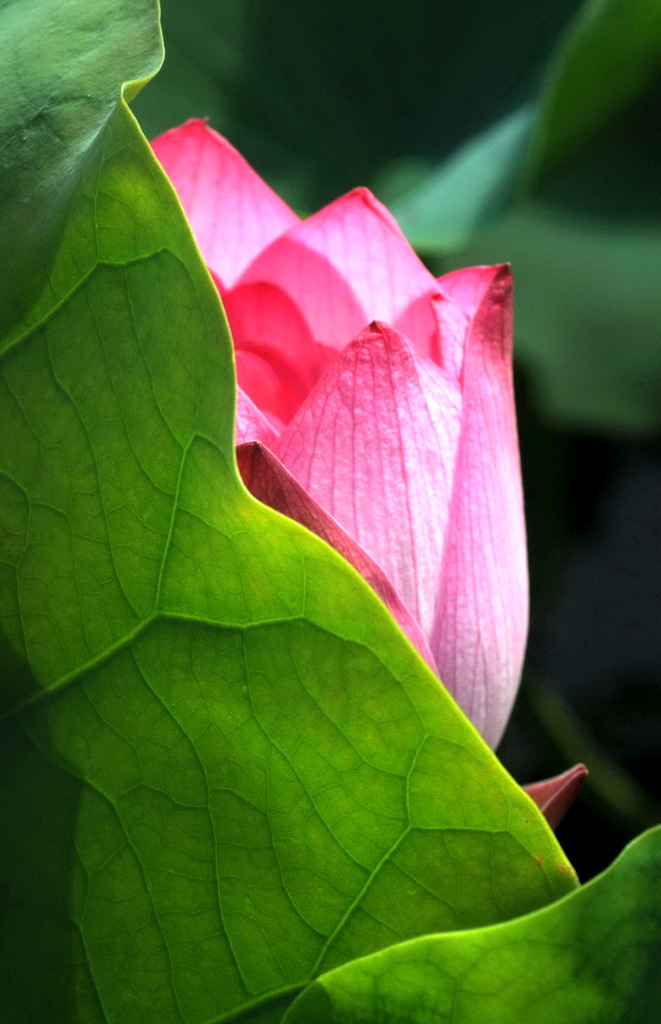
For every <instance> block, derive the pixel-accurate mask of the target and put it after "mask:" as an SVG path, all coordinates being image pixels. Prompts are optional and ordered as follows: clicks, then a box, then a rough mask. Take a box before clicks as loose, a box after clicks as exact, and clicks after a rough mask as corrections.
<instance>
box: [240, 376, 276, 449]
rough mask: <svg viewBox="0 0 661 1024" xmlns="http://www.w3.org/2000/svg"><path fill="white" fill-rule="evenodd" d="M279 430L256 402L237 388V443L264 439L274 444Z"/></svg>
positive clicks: (266, 442) (265, 441) (267, 442)
mask: <svg viewBox="0 0 661 1024" xmlns="http://www.w3.org/2000/svg"><path fill="white" fill-rule="evenodd" d="M277 436H278V432H277V431H276V430H275V429H274V427H273V425H272V424H271V423H269V421H268V420H267V418H266V416H264V415H263V413H261V412H260V411H259V409H258V408H257V406H256V405H255V403H254V402H253V401H252V400H251V399H250V398H249V397H248V395H246V393H245V392H244V391H243V390H242V389H241V388H237V389H236V434H235V440H236V443H237V444H242V443H243V442H244V441H263V442H264V444H269V445H270V444H273V442H274V441H275V439H276V437H277Z"/></svg>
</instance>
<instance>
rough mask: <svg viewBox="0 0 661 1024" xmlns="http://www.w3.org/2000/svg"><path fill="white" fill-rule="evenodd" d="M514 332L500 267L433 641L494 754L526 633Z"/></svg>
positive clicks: (487, 304) (460, 462)
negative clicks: (515, 406) (515, 397)
mask: <svg viewBox="0 0 661 1024" xmlns="http://www.w3.org/2000/svg"><path fill="white" fill-rule="evenodd" d="M511 332H512V326H511V276H510V273H509V270H508V269H507V268H506V267H493V268H491V279H490V283H489V286H488V288H487V289H486V291H485V292H484V294H483V297H482V300H481V302H480V303H479V305H478V307H477V309H476V310H475V313H474V315H473V317H472V320H471V323H470V326H469V328H468V332H467V337H466V350H465V356H464V365H463V383H462V394H463V411H462V428H461V436H460V440H459V449H458V456H457V465H456V472H455V481H454V491H453V495H452V505H451V512H450V523H449V528H448V534H447V540H446V547H445V552H444V558H443V563H442V566H441V571H440V592H439V599H438V605H437V609H436V617H435V621H434V626H433V630H432V633H431V637H430V645H431V649H432V651H433V653H434V656H435V657H436V661H437V664H438V667H439V670H440V673H441V679H442V680H443V682H444V683H445V685H446V686H447V687H448V689H449V690H450V691H451V693H453V694H454V695H455V698H456V699H457V701H458V702H459V704H461V706H462V707H463V709H464V711H465V712H466V714H467V715H468V717H469V718H470V719H471V721H472V722H473V723H474V725H475V726H476V728H477V729H478V730H479V731H480V732H481V733H482V735H483V736H484V738H485V739H486V740H487V742H488V743H489V744H490V746H492V747H493V746H495V745H496V743H497V742H498V740H499V738H500V736H501V734H502V730H503V728H504V726H505V723H506V721H507V718H508V715H509V712H510V709H511V706H512V702H513V700H514V696H515V693H516V689H517V687H518V684H519V679H520V674H521V666H522V661H523V653H524V647H525V640H526V633H527V624H528V575H527V562H526V539H525V523H524V517H523V498H522V490H521V472H520V465H519V451H518V443H517V432H516V419H515V414H514V398H513V391H512V359H511V345H512V336H511Z"/></svg>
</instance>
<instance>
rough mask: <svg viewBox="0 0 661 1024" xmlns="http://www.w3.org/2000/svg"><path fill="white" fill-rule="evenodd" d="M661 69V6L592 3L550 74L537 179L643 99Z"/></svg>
mask: <svg viewBox="0 0 661 1024" xmlns="http://www.w3.org/2000/svg"><path fill="white" fill-rule="evenodd" d="M660 66H661V4H659V3H658V0H585V2H584V4H583V6H582V7H581V9H580V11H579V12H578V15H577V17H576V18H575V19H574V21H573V22H572V24H571V25H570V26H569V29H568V31H567V33H566V36H565V38H564V39H563V40H562V41H561V43H560V45H559V46H558V48H557V50H556V52H555V54H554V55H553V57H552V59H551V61H550V62H549V67H548V69H547V75H546V82H545V83H544V87H543V89H542V94H541V97H540V109H539V115H538V120H537V125H536V132H535V143H534V146H533V151H532V153H531V155H530V164H529V168H528V173H529V175H530V176H531V177H535V176H538V175H539V174H541V173H542V172H543V171H548V170H549V168H551V167H553V166H554V165H556V164H557V163H559V162H560V161H561V160H562V159H564V158H565V157H566V156H567V155H568V154H570V153H571V152H572V151H573V150H574V149H576V148H578V147H580V146H581V145H582V144H583V143H584V142H585V140H586V138H587V137H589V136H590V134H591V133H592V132H594V131H595V130H596V129H598V128H601V127H602V125H604V124H605V122H606V121H607V120H608V119H609V118H610V117H612V116H613V115H614V114H615V113H617V112H618V111H620V110H621V109H622V108H623V107H624V106H625V105H626V104H627V103H629V102H630V101H631V100H632V99H633V98H634V97H635V96H637V95H639V93H641V92H642V91H643V90H644V89H645V88H646V87H647V86H648V85H649V84H650V82H652V81H653V79H654V78H655V77H656V76H657V75H658V72H659V67H660Z"/></svg>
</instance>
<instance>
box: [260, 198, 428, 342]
mask: <svg viewBox="0 0 661 1024" xmlns="http://www.w3.org/2000/svg"><path fill="white" fill-rule="evenodd" d="M241 280H242V282H243V283H246V282H255V281H267V282H269V283H270V284H275V285H277V286H278V287H279V288H281V289H282V290H283V291H284V292H286V293H287V294H288V295H290V296H291V297H292V299H294V301H295V302H296V305H297V306H298V308H299V309H300V311H301V313H302V314H303V316H304V317H305V320H306V321H307V323H308V326H309V328H310V330H311V332H312V333H313V335H314V337H315V338H316V339H317V340H319V341H322V342H324V343H325V344H327V345H331V346H333V347H334V348H336V349H341V348H343V347H344V346H345V344H346V343H347V340H348V339H350V338H353V337H355V335H356V334H357V333H358V332H359V331H361V330H362V329H363V328H364V327H365V326H366V325H367V324H368V323H370V321H372V320H384V321H387V322H388V323H394V322H395V321H397V318H398V317H399V316H400V315H401V316H403V317H404V321H405V320H406V317H405V313H406V310H407V309H408V308H409V307H410V306H411V304H412V303H414V302H415V300H417V299H420V298H421V297H422V296H427V297H430V296H432V295H435V294H437V293H438V286H437V284H436V281H435V280H434V278H433V277H432V275H431V274H430V273H429V271H427V270H426V269H425V267H424V266H423V264H422V263H421V262H420V260H419V259H418V257H417V256H416V255H415V253H414V252H413V250H412V249H411V247H410V246H409V244H408V242H407V241H406V239H405V238H404V236H403V234H402V233H401V231H400V229H399V227H398V226H397V223H396V221H395V220H394V219H393V218H392V216H391V215H390V214H389V213H388V211H387V210H386V209H385V207H384V206H382V205H381V203H379V202H378V201H377V200H376V199H375V198H374V196H373V195H372V194H371V193H370V192H368V191H367V190H366V189H355V190H354V191H353V192H349V193H348V194H347V195H345V196H342V197H341V198H340V199H337V200H335V202H333V203H331V204H330V205H329V206H326V207H325V208H324V209H323V210H320V211H319V212H318V213H316V214H314V215H313V216H312V217H310V218H309V219H308V220H306V221H303V222H302V223H300V224H298V225H297V226H296V227H294V228H292V229H291V230H290V231H288V232H287V234H286V235H284V236H282V237H281V238H278V239H277V240H276V241H275V242H273V244H272V245H270V246H269V248H268V249H266V250H265V251H264V252H263V253H262V254H261V255H260V256H258V257H257V258H256V259H255V260H254V262H253V263H252V264H251V265H250V266H249V267H248V268H247V270H246V271H245V273H244V274H243V276H242V279H241ZM404 321H403V322H404ZM404 326H406V323H404ZM415 331H416V333H415V336H414V335H413V334H411V335H410V337H412V338H413V337H414V338H415V344H416V346H417V347H418V350H419V351H420V352H423V353H427V352H431V351H432V350H433V349H434V347H437V344H438V325H437V322H436V317H435V316H434V314H433V311H432V309H431V308H430V307H429V306H428V305H427V307H426V308H421V309H417V310H416V312H415Z"/></svg>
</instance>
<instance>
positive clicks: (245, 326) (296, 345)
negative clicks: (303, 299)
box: [223, 282, 337, 424]
mask: <svg viewBox="0 0 661 1024" xmlns="http://www.w3.org/2000/svg"><path fill="white" fill-rule="evenodd" d="M223 302H224V306H225V312H226V314H227V319H228V320H229V324H230V327H231V329H232V337H233V339H234V347H235V349H236V353H237V370H238V377H239V384H240V385H241V387H242V388H243V389H244V390H245V391H246V392H247V394H249V395H250V397H251V398H252V400H253V401H254V402H255V404H256V405H257V406H258V407H259V408H260V409H261V410H262V411H263V412H264V413H266V414H267V415H269V416H270V417H271V418H272V419H274V420H277V421H278V422H280V423H281V424H285V423H287V422H288V421H289V420H290V419H291V417H292V416H293V415H294V413H295V412H296V410H297V409H298V407H299V406H300V404H301V402H302V401H303V399H304V398H305V397H306V396H307V394H308V392H309V391H310V390H311V388H312V387H313V386H314V384H315V383H316V382H317V380H318V379H319V377H320V376H321V374H322V372H323V370H324V369H325V367H326V365H327V364H328V362H329V361H331V360H332V359H335V358H336V355H337V354H336V352H335V351H334V350H332V349H329V348H326V347H325V346H323V345H320V344H319V343H318V342H315V341H314V339H313V337H312V335H311V333H310V330H309V328H308V326H307V324H306V322H305V320H304V319H303V317H302V316H301V314H300V312H299V311H298V308H297V307H296V305H295V304H294V303H293V302H292V300H291V299H290V298H289V297H288V296H287V295H285V293H284V292H283V291H281V289H279V288H277V287H276V286H275V285H271V284H265V283H263V282H259V283H255V284H244V285H238V286H237V287H236V288H232V289H230V290H229V291H228V292H226V293H225V294H224V295H223Z"/></svg>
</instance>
